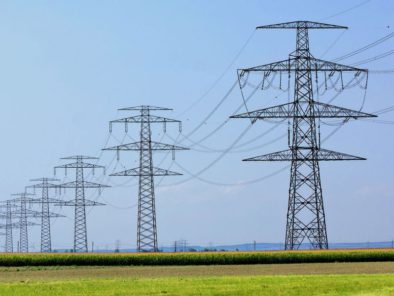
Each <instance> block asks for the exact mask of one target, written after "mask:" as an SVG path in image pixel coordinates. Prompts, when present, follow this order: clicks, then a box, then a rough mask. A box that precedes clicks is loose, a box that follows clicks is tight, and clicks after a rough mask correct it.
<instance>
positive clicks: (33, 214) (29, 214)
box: [26, 209, 66, 218]
mask: <svg viewBox="0 0 394 296" xmlns="http://www.w3.org/2000/svg"><path fill="white" fill-rule="evenodd" d="M26 215H27V217H32V218H42V217H43V216H45V215H46V214H43V213H41V212H37V211H31V210H28V209H26ZM47 216H48V217H50V218H63V217H66V216H64V215H61V214H57V213H51V212H50V213H48V215H47Z"/></svg>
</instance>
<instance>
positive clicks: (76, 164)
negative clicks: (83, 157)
mask: <svg viewBox="0 0 394 296" xmlns="http://www.w3.org/2000/svg"><path fill="white" fill-rule="evenodd" d="M61 168H63V169H78V168H90V169H93V168H105V167H104V166H102V165H97V164H93V163H87V162H73V163H68V164H63V165H58V166H55V169H61Z"/></svg>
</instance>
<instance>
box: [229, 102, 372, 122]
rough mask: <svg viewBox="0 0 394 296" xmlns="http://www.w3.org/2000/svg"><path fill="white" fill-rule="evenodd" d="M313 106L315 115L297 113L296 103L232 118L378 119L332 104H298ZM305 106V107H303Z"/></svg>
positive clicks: (298, 105)
mask: <svg viewBox="0 0 394 296" xmlns="http://www.w3.org/2000/svg"><path fill="white" fill-rule="evenodd" d="M310 105H312V106H313V113H311V112H295V106H296V104H295V103H288V104H282V105H278V106H273V107H268V108H264V109H260V110H255V111H250V112H246V113H242V114H238V115H233V116H231V117H230V118H253V119H255V120H258V119H262V120H264V119H275V118H346V119H351V118H353V119H357V118H369V117H377V116H376V115H373V114H369V113H364V112H360V111H355V110H351V109H347V108H343V107H338V106H334V105H330V104H325V103H320V102H316V101H314V102H313V103H312V104H311V103H310V102H306V101H305V102H298V104H297V107H298V108H299V110H308V109H307V108H306V107H307V106H310ZM303 106H305V107H303Z"/></svg>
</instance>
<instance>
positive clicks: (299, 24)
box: [256, 21, 348, 29]
mask: <svg viewBox="0 0 394 296" xmlns="http://www.w3.org/2000/svg"><path fill="white" fill-rule="evenodd" d="M299 28H304V29H348V27H345V26H338V25H332V24H324V23H319V22H310V21H294V22H285V23H280V24H272V25H265V26H258V27H256V29H299Z"/></svg>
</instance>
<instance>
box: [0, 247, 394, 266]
mask: <svg viewBox="0 0 394 296" xmlns="http://www.w3.org/2000/svg"><path fill="white" fill-rule="evenodd" d="M373 261H394V250H392V249H374V250H325V251H321V250H318V251H270V252H268V251H266V252H204V253H48V254H43V253H29V254H20V253H8V254H6V253H2V254H0V266H66V265H68V266H70V265H81V266H82V265H83V266H87V265H92V266H100V265H113V266H114V265H221V264H278V263H279V264H281V263H325V262H373Z"/></svg>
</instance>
